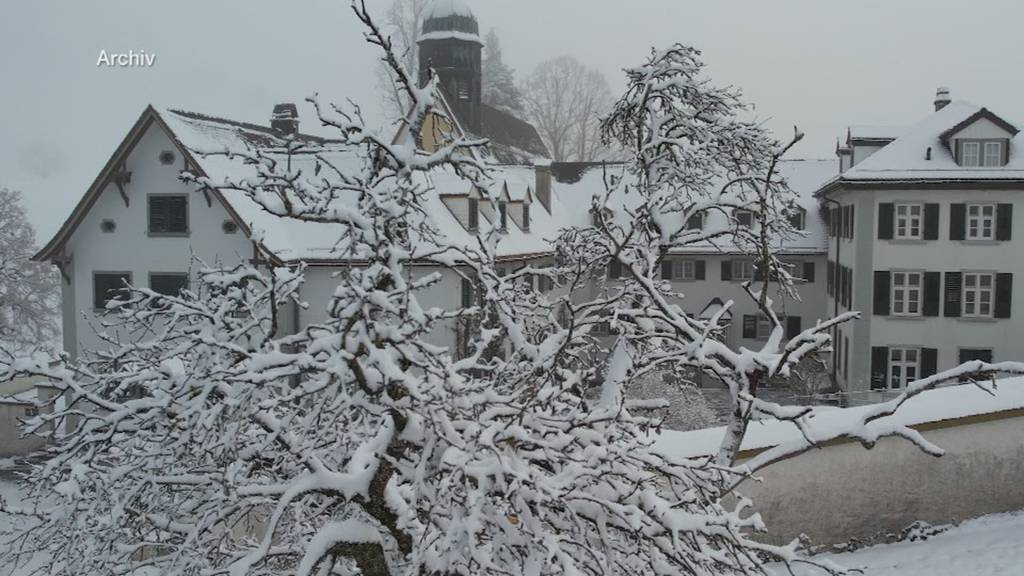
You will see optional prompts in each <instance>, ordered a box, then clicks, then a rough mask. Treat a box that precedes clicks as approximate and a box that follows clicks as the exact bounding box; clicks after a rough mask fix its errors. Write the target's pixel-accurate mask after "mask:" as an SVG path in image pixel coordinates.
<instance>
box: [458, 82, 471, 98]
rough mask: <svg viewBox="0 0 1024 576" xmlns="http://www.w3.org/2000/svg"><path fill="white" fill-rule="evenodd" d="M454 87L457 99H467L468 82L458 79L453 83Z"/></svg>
mask: <svg viewBox="0 0 1024 576" xmlns="http://www.w3.org/2000/svg"><path fill="white" fill-rule="evenodd" d="M455 89H456V92H457V96H458V98H459V100H469V82H467V81H465V80H459V81H458V82H456V83H455Z"/></svg>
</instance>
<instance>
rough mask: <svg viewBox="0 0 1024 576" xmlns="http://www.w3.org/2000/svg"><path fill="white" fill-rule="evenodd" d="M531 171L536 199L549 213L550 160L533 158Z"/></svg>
mask: <svg viewBox="0 0 1024 576" xmlns="http://www.w3.org/2000/svg"><path fill="white" fill-rule="evenodd" d="M533 173H534V176H535V177H536V186H534V192H535V193H536V194H537V200H540V203H541V204H542V205H543V206H544V209H545V210H547V211H548V214H550V213H551V162H550V161H548V160H535V161H534V163H533Z"/></svg>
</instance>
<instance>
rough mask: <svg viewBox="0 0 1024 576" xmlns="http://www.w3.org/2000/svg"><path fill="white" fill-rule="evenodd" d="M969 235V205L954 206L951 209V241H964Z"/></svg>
mask: <svg viewBox="0 0 1024 576" xmlns="http://www.w3.org/2000/svg"><path fill="white" fill-rule="evenodd" d="M966 235H967V205H966V204H952V205H950V207H949V239H950V240H963V239H964V238H965V237H966Z"/></svg>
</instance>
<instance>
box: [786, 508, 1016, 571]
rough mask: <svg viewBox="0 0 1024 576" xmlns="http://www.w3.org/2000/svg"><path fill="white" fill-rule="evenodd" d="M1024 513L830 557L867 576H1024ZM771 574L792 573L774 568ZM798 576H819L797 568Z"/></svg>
mask: <svg viewBox="0 0 1024 576" xmlns="http://www.w3.org/2000/svg"><path fill="white" fill-rule="evenodd" d="M1022 544H1024V512H1016V513H1011V514H993V515H991V516H983V517H981V518H977V519H975V520H969V521H967V522H964V523H962V524H960V525H959V526H957V527H955V528H950V529H949V530H948V531H946V532H943V533H942V534H939V535H937V536H932V537H931V538H928V539H927V540H925V541H918V542H899V543H896V544H881V545H878V546H872V547H871V548H865V549H863V550H858V551H856V552H850V553H847V554H829V555H825V556H822V557H825V558H828V559H829V560H832V561H833V562H836V563H837V564H839V565H841V566H844V567H846V568H860V569H862V570H863V571H864V574H865V576H1013V575H1018V574H1024V546H1022ZM769 574H771V575H772V576H784V575H788V574H789V573H788V571H787V570H786V569H785V568H779V567H775V568H772V569H771V570H770V571H769ZM795 574H796V576H810V575H812V574H820V571H816V570H810V569H803V568H798V569H797V570H796V571H795Z"/></svg>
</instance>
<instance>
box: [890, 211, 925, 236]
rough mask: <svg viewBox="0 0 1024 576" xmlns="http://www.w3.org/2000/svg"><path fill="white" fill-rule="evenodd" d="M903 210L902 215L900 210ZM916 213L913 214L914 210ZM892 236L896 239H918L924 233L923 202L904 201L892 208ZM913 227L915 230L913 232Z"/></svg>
mask: <svg viewBox="0 0 1024 576" xmlns="http://www.w3.org/2000/svg"><path fill="white" fill-rule="evenodd" d="M901 209H902V211H903V212H904V213H903V214H902V215H901V214H900V211H901ZM915 209H916V211H917V214H916V215H915V214H914V211H915ZM893 213H894V216H893V236H892V237H893V238H895V239H897V240H920V239H921V238H922V234H923V233H924V204H918V203H913V202H906V203H902V204H896V206H895V207H894V208H893ZM915 228H916V230H917V232H916V233H915V231H914V230H915Z"/></svg>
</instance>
